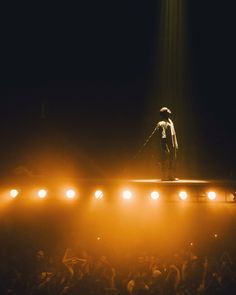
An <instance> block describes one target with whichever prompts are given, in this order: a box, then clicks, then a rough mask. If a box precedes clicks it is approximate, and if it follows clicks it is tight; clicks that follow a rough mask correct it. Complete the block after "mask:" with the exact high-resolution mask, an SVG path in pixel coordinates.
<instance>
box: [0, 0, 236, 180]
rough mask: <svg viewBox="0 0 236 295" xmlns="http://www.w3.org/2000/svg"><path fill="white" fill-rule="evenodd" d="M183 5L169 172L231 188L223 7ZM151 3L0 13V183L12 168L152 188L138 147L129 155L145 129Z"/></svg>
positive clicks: (149, 160) (229, 55)
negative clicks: (183, 45) (182, 75)
mask: <svg viewBox="0 0 236 295" xmlns="http://www.w3.org/2000/svg"><path fill="white" fill-rule="evenodd" d="M187 2H188V3H186V9H187V11H186V16H187V19H186V29H187V39H186V42H187V47H188V55H189V69H190V70H191V71H190V74H191V85H188V87H189V88H190V89H191V92H190V93H191V95H189V97H187V98H186V101H187V100H189V102H190V105H191V107H190V108H189V110H188V114H186V119H185V121H184V126H186V127H188V128H189V129H190V130H191V127H192V133H191V132H190V134H189V133H188V138H185V139H184V142H185V146H184V147H181V148H182V149H181V148H180V164H179V165H180V172H179V173H180V176H181V177H185V178H190V177H199V178H235V174H236V168H235V148H236V140H235V134H234V133H235V127H236V123H235V119H234V113H235V110H234V105H235V85H234V78H235V73H234V68H235V49H236V48H235V44H234V36H235V20H234V19H235V18H234V17H233V11H234V9H233V8H234V7H233V4H231V5H232V7H231V6H230V4H227V5H225V4H224V3H223V2H221V3H218V2H217V1H187ZM160 3H161V1H157V0H156V1H154V0H150V1H123V0H120V1H79V2H77V3H76V4H73V3H66V2H64V3H62V4H59V3H55V4H48V3H47V4H43V3H39V4H35V3H34V4H32V3H27V4H23V3H18V4H14V5H13V4H11V6H10V7H4V8H3V9H2V12H3V17H2V19H1V31H2V32H1V66H0V75H1V76H0V95H1V102H0V126H1V127H0V137H1V153H0V167H1V169H0V174H1V175H4V176H8V175H14V174H16V170H15V168H16V167H22V166H23V167H25V168H26V169H27V170H28V171H30V173H33V174H34V175H41V174H44V175H45V174H47V175H58V174H64V175H67V176H68V175H69V176H75V177H123V176H129V177H137V176H138V177H159V174H158V169H157V170H155V168H153V166H154V162H155V161H156V160H155V156H154V158H153V151H151V152H150V149H149V147H147V148H145V149H144V150H143V151H142V153H141V154H140V155H139V157H137V158H136V159H133V156H134V155H135V154H136V153H137V151H138V150H139V148H140V147H141V146H142V144H143V143H144V142H145V140H146V138H147V136H148V135H149V134H150V132H151V131H152V128H153V126H155V123H156V122H152V124H149V125H148V124H146V122H147V118H148V117H149V111H148V107H149V99H150V96H151V95H153V93H152V94H151V93H150V92H151V87H150V80H151V77H152V73H153V72H154V71H155V69H154V60H155V58H156V55H157V41H158V33H159V27H158V24H159V18H160ZM154 95H155V94H154ZM157 100H158V97H157ZM169 107H170V108H172V106H169ZM172 110H173V112H174V110H175V109H174V107H173V108H172ZM157 114H158V110H157ZM174 116H176V117H178V114H176V113H174ZM157 120H158V118H157ZM177 127H178V125H177ZM177 129H178V128H177ZM178 131H179V134H181V131H180V130H177V132H178ZM180 141H181V139H180ZM186 143H187V144H186ZM139 163H141V164H140V165H139ZM130 167H131V168H130ZM132 167H138V168H137V169H135V173H134V171H133V170H132V169H134V168H132ZM23 170H24V169H23ZM18 173H19V171H18Z"/></svg>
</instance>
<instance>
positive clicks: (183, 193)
mask: <svg viewBox="0 0 236 295" xmlns="http://www.w3.org/2000/svg"><path fill="white" fill-rule="evenodd" d="M179 198H180V199H181V200H182V201H186V200H187V198H188V194H187V193H186V192H185V191H181V192H180V193H179Z"/></svg>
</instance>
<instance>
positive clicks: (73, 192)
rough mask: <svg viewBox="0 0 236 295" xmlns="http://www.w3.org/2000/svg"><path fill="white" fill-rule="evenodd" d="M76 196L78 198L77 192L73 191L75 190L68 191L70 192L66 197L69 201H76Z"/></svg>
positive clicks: (67, 192)
mask: <svg viewBox="0 0 236 295" xmlns="http://www.w3.org/2000/svg"><path fill="white" fill-rule="evenodd" d="M75 196H76V192H75V190H73V189H68V190H67V191H66V197H67V199H74V198H75Z"/></svg>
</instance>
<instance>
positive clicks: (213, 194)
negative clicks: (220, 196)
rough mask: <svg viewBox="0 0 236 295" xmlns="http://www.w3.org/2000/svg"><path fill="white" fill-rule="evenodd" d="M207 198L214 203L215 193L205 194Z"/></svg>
mask: <svg viewBox="0 0 236 295" xmlns="http://www.w3.org/2000/svg"><path fill="white" fill-rule="evenodd" d="M207 197H208V199H209V200H210V201H214V200H215V199H216V193H215V192H213V191H211V192H208V193H207Z"/></svg>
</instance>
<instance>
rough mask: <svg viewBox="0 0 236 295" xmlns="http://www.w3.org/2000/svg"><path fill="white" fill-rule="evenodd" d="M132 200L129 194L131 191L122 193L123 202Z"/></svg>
mask: <svg viewBox="0 0 236 295" xmlns="http://www.w3.org/2000/svg"><path fill="white" fill-rule="evenodd" d="M131 198H132V193H131V191H128V190H127V191H124V192H123V199H124V200H130V199H131Z"/></svg>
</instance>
